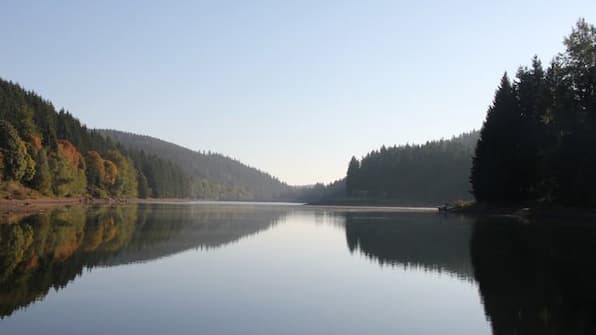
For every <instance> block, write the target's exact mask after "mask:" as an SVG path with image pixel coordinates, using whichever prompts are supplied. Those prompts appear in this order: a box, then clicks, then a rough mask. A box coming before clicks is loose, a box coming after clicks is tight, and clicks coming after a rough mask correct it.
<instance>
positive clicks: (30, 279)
mask: <svg viewBox="0 0 596 335" xmlns="http://www.w3.org/2000/svg"><path fill="white" fill-rule="evenodd" d="M2 220H3V221H4V222H3V223H2V224H0V266H1V267H0V316H1V317H2V319H0V334H464V335H465V334H594V333H596V332H595V331H596V329H595V328H594V320H596V314H595V311H596V308H595V307H596V301H595V297H596V289H594V287H596V286H595V285H594V280H595V279H596V276H595V275H594V274H595V269H596V266H595V265H596V261H595V260H594V259H595V258H596V257H595V256H596V230H595V229H593V228H592V227H591V226H592V225H590V224H589V223H576V222H573V223H572V222H561V221H553V222H518V221H516V220H514V219H507V218H500V219H497V218H493V219H472V218H462V217H455V216H443V215H442V214H436V213H412V212H379V211H375V212H372V211H369V212H367V211H355V210H349V211H348V210H344V209H322V208H321V209H313V208H307V207H302V206H289V205H283V206H279V205H242V204H228V205H218V204H196V205H139V206H136V205H135V206H132V205H131V206H125V207H117V208H109V207H100V208H93V209H83V208H76V207H73V208H68V209H58V210H54V211H52V212H50V213H46V214H43V215H35V216H29V217H25V218H22V217H18V216H10V217H4V218H3V219H2Z"/></svg>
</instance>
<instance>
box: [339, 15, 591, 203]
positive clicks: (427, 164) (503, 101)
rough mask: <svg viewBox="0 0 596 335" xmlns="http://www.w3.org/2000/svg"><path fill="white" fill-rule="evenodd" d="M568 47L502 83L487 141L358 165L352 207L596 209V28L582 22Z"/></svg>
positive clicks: (463, 139)
mask: <svg viewBox="0 0 596 335" xmlns="http://www.w3.org/2000/svg"><path fill="white" fill-rule="evenodd" d="M564 45H565V50H564V51H563V52H562V53H560V54H558V55H556V56H555V57H554V58H553V59H552V61H551V62H550V64H549V66H548V67H547V68H544V67H543V65H542V62H541V61H540V60H539V59H538V57H536V56H535V57H534V58H533V59H532V63H531V65H530V66H529V67H528V66H524V67H520V68H519V69H518V71H517V73H516V75H515V77H514V78H513V80H511V79H510V78H509V76H508V74H507V73H505V74H504V75H503V77H502V79H501V82H500V85H499V87H498V89H497V90H496V93H495V97H494V100H493V102H492V104H491V106H490V107H489V109H488V112H487V114H486V120H485V121H484V123H483V125H482V128H481V130H480V133H477V132H472V133H469V134H463V135H461V136H459V137H456V138H453V139H451V140H441V141H435V142H428V143H426V144H424V145H406V146H394V147H389V148H386V147H384V146H383V147H381V148H380V149H379V150H375V151H372V152H370V153H369V154H367V155H366V156H365V157H363V158H362V159H360V160H358V159H356V158H355V157H354V158H352V160H351V161H350V163H349V166H348V172H347V177H346V192H347V196H348V198H350V199H352V200H359V201H367V200H368V201H370V200H371V199H373V200H375V199H376V200H378V199H385V200H391V201H392V202H394V203H400V204H408V203H414V204H420V203H424V204H429V203H433V202H435V203H437V202H438V203H441V202H448V201H454V200H458V199H460V200H468V199H470V198H471V197H472V196H473V198H474V199H476V201H477V202H478V203H484V204H494V205H497V206H502V205H506V206H509V205H515V206H518V205H524V206H525V205H530V206H532V205H534V206H535V205H548V206H550V205H565V206H578V207H591V206H594V205H596V152H595V151H594V150H593V148H594V147H595V146H596V131H595V130H596V28H595V27H594V26H593V25H591V24H589V23H587V22H586V21H585V20H584V19H580V20H579V21H578V22H577V24H576V25H575V27H574V28H573V30H572V32H571V34H570V35H569V36H567V37H566V38H565V40H564Z"/></svg>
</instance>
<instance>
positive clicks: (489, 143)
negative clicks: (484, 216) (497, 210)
mask: <svg viewBox="0 0 596 335" xmlns="http://www.w3.org/2000/svg"><path fill="white" fill-rule="evenodd" d="M520 124H521V115H520V110H519V107H518V104H517V99H516V97H515V93H514V90H513V88H512V86H511V82H510V81H509V78H508V77H507V74H504V75H503V78H502V79H501V84H500V85H499V88H498V89H497V92H496V93H495V99H494V101H493V104H492V105H491V107H490V108H489V110H488V113H487V116H486V120H485V122H484V124H483V126H482V129H481V131H480V139H479V140H478V143H477V145H476V150H475V154H474V158H473V160H472V173H471V179H470V181H471V184H472V192H473V194H474V197H475V198H476V200H478V201H482V202H483V201H487V202H492V203H514V202H518V201H519V200H520V198H521V197H522V192H521V185H520V184H521V183H520V179H519V172H520V168H519V165H518V160H517V159H518V158H519V146H518V144H519V142H520V138H521V134H520Z"/></svg>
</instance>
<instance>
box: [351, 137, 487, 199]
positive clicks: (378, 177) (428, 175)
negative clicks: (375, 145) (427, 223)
mask: <svg viewBox="0 0 596 335" xmlns="http://www.w3.org/2000/svg"><path fill="white" fill-rule="evenodd" d="M477 139H478V132H474V131H473V132H470V133H464V134H461V135H460V136H457V137H453V138H451V139H449V140H440V141H431V142H427V143H426V144H423V145H405V146H393V147H389V148H387V147H385V146H382V147H381V148H380V149H379V150H375V151H372V152H370V153H368V154H367V155H366V156H365V157H363V158H362V159H361V160H358V159H356V158H355V157H352V160H351V161H350V163H349V166H348V172H347V176H346V192H347V195H348V197H349V198H350V199H352V200H363V201H366V200H383V199H384V200H390V201H392V202H395V203H401V204H436V203H443V202H445V201H453V200H466V199H470V198H471V195H470V192H469V190H470V184H469V181H468V179H469V175H468V174H469V169H470V167H471V165H472V158H471V157H472V154H473V152H474V145H475V143H476V141H477Z"/></svg>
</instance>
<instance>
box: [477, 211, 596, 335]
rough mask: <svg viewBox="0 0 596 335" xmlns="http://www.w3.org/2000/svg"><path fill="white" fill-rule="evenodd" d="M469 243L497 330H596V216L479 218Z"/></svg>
mask: <svg viewBox="0 0 596 335" xmlns="http://www.w3.org/2000/svg"><path fill="white" fill-rule="evenodd" d="M470 249H471V255H472V263H473V265H474V278H475V279H476V281H477V282H478V286H479V289H480V294H481V296H482V299H483V302H484V308H485V312H486V315H487V317H488V318H489V320H490V321H491V325H492V328H493V333H494V334H596V325H595V321H596V289H595V286H594V279H595V278H596V277H595V275H596V257H595V256H596V229H595V227H593V223H592V222H587V223H577V222H549V221H538V222H530V223H524V222H519V221H515V220H512V219H503V218H501V219H498V218H492V219H479V220H478V221H477V222H476V224H475V225H474V231H473V234H472V240H471V244H470Z"/></svg>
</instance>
